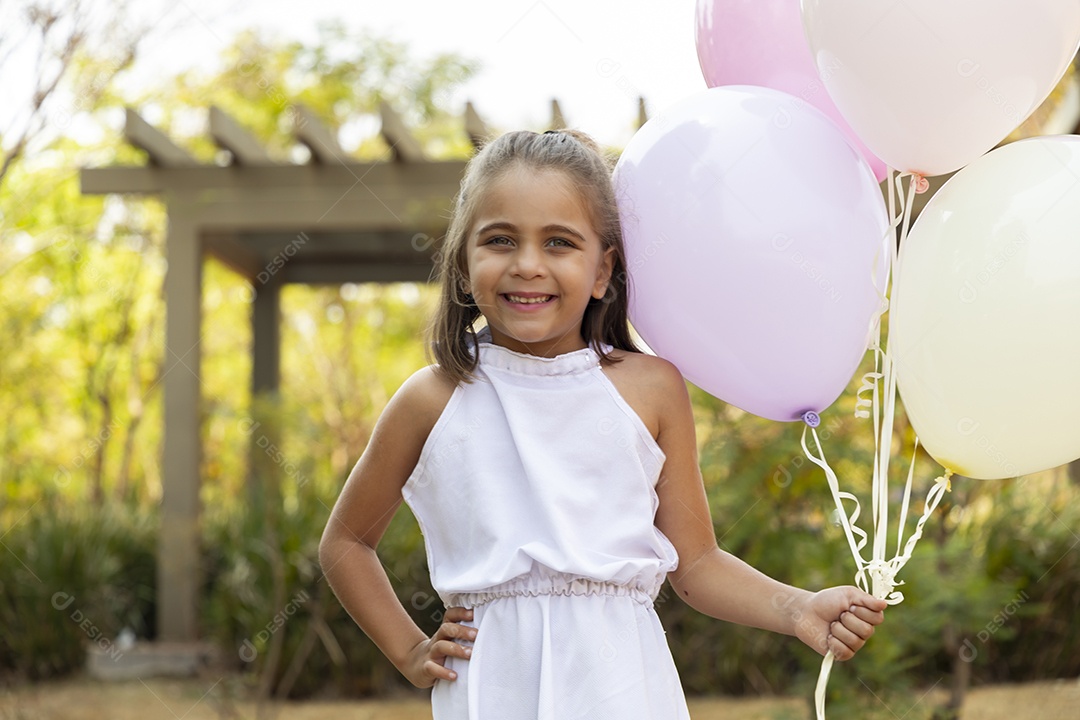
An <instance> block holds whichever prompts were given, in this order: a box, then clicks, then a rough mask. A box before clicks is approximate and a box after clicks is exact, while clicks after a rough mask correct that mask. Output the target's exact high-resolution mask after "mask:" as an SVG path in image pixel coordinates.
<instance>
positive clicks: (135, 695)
mask: <svg viewBox="0 0 1080 720" xmlns="http://www.w3.org/2000/svg"><path fill="white" fill-rule="evenodd" d="M247 692H248V685H247V681H246V680H245V679H243V678H240V677H234V676H223V677H217V678H215V677H204V678H194V679H190V680H166V679H160V678H155V679H148V680H145V681H143V680H132V681H125V682H115V683H102V682H97V681H93V680H90V679H87V678H85V677H77V678H74V679H68V680H63V681H56V682H48V683H37V684H33V685H25V686H22V687H17V688H10V689H7V690H4V691H0V720H30V719H31V718H33V719H34V720H39V719H40V720H53V719H54V718H55V719H56V720H61V719H63V720H106V719H107V720H159V719H160V720H176V719H177V718H183V719H184V720H223V719H224V718H229V719H235V720H240V719H247V718H256V717H259V718H272V719H273V720H316V719H318V720H337V719H340V720H430V718H431V710H430V707H429V705H428V702H427V701H426V700H425V699H423V697H422V696H421V697H418V698H415V699H401V700H383V701H364V702H352V701H349V702H346V701H318V702H302V703H292V702H290V703H282V704H278V705H275V706H273V707H265V708H263V709H262V712H261V713H258V712H257V711H256V707H255V705H254V704H253V703H251V702H249V701H247V700H245V699H244V698H245V697H247ZM944 699H945V693H944V691H942V690H940V689H935V690H933V691H932V692H930V693H928V694H927V695H926V696H924V697H923V698H921V699H920V698H919V697H918V696H913V697H912V698H911V701H912V705H915V704H916V703H927V702H930V703H940V702H943V701H944ZM689 704H690V714H691V717H692V718H693V719H694V720H721V718H723V719H724V720H776V719H777V718H808V717H810V710H809V705H808V703H807V699H806V698H694V699H691V700H690V703H689ZM1077 708H1080V679H1078V680H1068V681H1054V682H1040V683H1030V684H1026V685H999V686H991V687H985V688H978V689H976V690H974V691H972V692H971V693H970V694H969V695H968V697H967V701H966V702H965V705H964V711H963V713H962V714H961V716H960V717H961V720H976V719H977V720H1006V719H1008V720H1025V719H1026V718H1032V719H1034V718H1038V719H1039V720H1066V719H1068V720H1075V718H1076V717H1077ZM891 710H892V712H893V714H894V715H895V716H896V717H903V716H904V715H905V714H907V713H908V712H909V710H910V708H906V707H904V708H891Z"/></svg>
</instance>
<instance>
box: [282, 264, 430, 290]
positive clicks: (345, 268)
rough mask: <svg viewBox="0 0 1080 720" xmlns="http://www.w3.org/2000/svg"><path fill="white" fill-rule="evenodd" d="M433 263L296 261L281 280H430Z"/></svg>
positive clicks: (320, 282) (328, 282)
mask: <svg viewBox="0 0 1080 720" xmlns="http://www.w3.org/2000/svg"><path fill="white" fill-rule="evenodd" d="M434 271H435V266H434V265H433V264H432V263H431V262H425V263H398V262H368V263H351V264H350V263H344V262H335V263H295V264H292V265H287V266H285V269H284V270H283V271H282V277H281V282H283V283H304V284H305V285H341V284H343V283H364V282H383V283H387V282H430V281H431V279H432V274H433V273H434Z"/></svg>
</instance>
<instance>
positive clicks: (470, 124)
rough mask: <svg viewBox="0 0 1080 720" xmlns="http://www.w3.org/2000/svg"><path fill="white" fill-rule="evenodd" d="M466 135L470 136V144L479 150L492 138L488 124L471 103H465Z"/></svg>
mask: <svg viewBox="0 0 1080 720" xmlns="http://www.w3.org/2000/svg"><path fill="white" fill-rule="evenodd" d="M465 134H466V135H468V136H469V142H471V143H472V146H473V147H474V148H475V149H477V150H479V149H480V148H482V147H483V146H484V144H485V143H486V142H487V141H488V138H490V137H491V134H490V131H489V130H488V126H487V123H485V122H484V120H483V118H481V117H480V114H479V113H478V112H476V108H474V107H473V104H472V103H471V102H468V101H466V102H465Z"/></svg>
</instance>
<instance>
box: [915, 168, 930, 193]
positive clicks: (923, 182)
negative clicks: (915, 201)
mask: <svg viewBox="0 0 1080 720" xmlns="http://www.w3.org/2000/svg"><path fill="white" fill-rule="evenodd" d="M911 177H912V178H913V179H914V180H915V194H916V195H922V194H923V193H924V192H926V191H927V190H929V189H930V181H929V180H927V179H926V178H924V177H923V176H922V175H919V174H918V173H912V174H911Z"/></svg>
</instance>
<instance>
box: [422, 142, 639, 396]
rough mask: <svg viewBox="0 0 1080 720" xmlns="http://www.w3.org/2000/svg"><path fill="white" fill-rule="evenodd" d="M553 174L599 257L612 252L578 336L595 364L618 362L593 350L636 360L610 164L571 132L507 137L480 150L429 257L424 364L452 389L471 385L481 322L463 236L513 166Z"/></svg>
mask: <svg viewBox="0 0 1080 720" xmlns="http://www.w3.org/2000/svg"><path fill="white" fill-rule="evenodd" d="M519 165H521V166H525V167H528V168H533V169H536V170H558V171H560V172H563V173H565V174H566V176H567V178H568V179H569V180H570V181H571V182H572V183H573V184H574V185H575V186H576V188H577V190H579V191H580V192H581V193H582V195H583V197H584V199H585V203H586V207H587V208H588V209H589V214H590V215H591V216H592V222H593V225H594V230H595V231H596V233H597V235H599V237H600V240H601V243H602V247H601V252H603V251H606V250H607V249H608V248H613V249H614V252H613V253H612V255H613V258H614V263H613V265H612V270H611V279H610V280H609V282H608V287H607V292H606V293H605V294H604V297H603V298H600V299H596V298H590V299H589V304H588V306H587V307H586V308H585V315H584V317H583V318H582V321H581V335H582V337H583V338H584V340H585V342H586V343H587V344H588V345H590V346H592V348H593V350H594V351H596V353H597V354H598V355H600V357H601V359H602V361H603V362H618V361H617V360H615V359H614V358H612V357H611V356H610V354H608V353H605V352H604V351H603V348H601V347H600V343H601V342H603V343H607V344H608V345H611V346H612V347H614V348H618V349H620V350H625V351H628V352H638V353H639V352H642V351H641V349H639V348H638V347H637V346H636V345H635V344H634V341H633V339H632V338H631V336H630V327H629V322H628V310H627V305H628V300H627V283H628V280H629V275H628V274H627V271H626V251H625V250H624V248H623V239H622V227H621V226H620V225H619V209H618V206H617V205H616V203H615V191H614V189H613V188H612V184H611V170H612V165H611V162H610V161H609V160H608V159H607V158H606V157H605V156H604V154H603V153H602V152H601V151H600V148H599V146H597V144H596V142H595V141H594V140H593V139H592V138H591V137H589V136H588V135H586V134H584V133H581V132H578V131H576V130H556V131H549V132H546V133H535V132H531V131H528V130H521V131H516V132H509V133H506V134H504V135H501V136H499V137H498V138H496V139H495V140H493V141H492V142H490V143H488V144H487V145H485V146H484V147H483V149H482V150H480V152H479V153H477V154H476V156H475V157H474V158H473V159H472V160H471V161H469V164H468V166H467V167H466V169H465V176H464V177H463V178H462V180H461V190H460V192H459V193H458V195H457V198H456V199H455V201H454V211H453V215H452V217H451V220H450V227H449V229H448V230H447V232H446V237H445V239H444V240H443V244H442V247H441V249H440V251H439V255H438V257H437V268H436V275H435V280H436V282H438V283H439V287H440V291H439V304H438V308H437V310H436V312H435V315H434V317H433V318H432V319H431V322H430V324H429V325H428V329H427V335H428V346H427V353H428V359H429V360H431V361H433V362H434V363H437V364H438V366H439V367H438V371H439V372H441V373H442V374H443V375H444V376H445V377H448V378H450V379H452V380H454V381H455V382H458V383H461V382H471V381H472V380H473V379H474V378H475V375H474V374H473V373H474V371H475V370H476V360H477V358H476V357H475V355H474V354H473V353H472V351H471V350H470V348H469V345H468V340H467V338H468V337H469V336H470V335H471V339H472V341H473V342H475V341H476V328H475V327H474V321H475V320H476V319H477V318H478V317H480V316H481V314H482V313H481V312H480V309H479V308H478V307H477V306H476V302H475V301H474V300H473V297H472V295H471V294H470V293H469V281H468V259H467V249H468V235H469V228H470V227H472V224H473V222H474V221H475V216H476V210H477V208H478V207H479V205H480V201H481V199H482V198H483V196H484V193H485V192H486V191H487V189H488V188H489V187H490V186H491V184H492V183H493V182H494V181H495V180H496V179H498V177H499V176H500V175H502V174H503V173H504V172H506V171H507V170H508V169H510V168H512V167H515V166H519Z"/></svg>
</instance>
